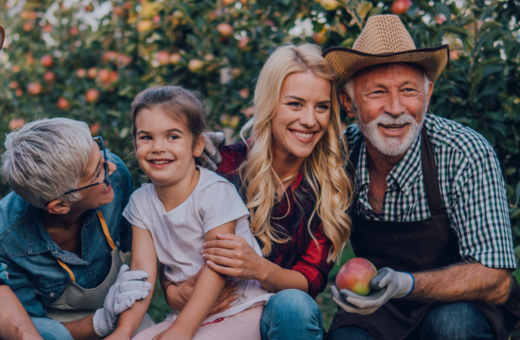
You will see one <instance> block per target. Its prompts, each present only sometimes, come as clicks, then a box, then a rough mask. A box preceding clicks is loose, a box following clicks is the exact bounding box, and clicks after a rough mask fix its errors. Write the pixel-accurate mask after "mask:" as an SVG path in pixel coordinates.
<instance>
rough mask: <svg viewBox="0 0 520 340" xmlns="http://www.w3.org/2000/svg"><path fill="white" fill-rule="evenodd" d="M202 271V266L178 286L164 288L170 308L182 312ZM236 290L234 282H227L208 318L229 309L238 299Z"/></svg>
mask: <svg viewBox="0 0 520 340" xmlns="http://www.w3.org/2000/svg"><path fill="white" fill-rule="evenodd" d="M202 269H204V266H202V268H201V269H200V270H199V272H198V273H197V274H195V275H194V276H192V277H190V278H189V279H188V280H187V281H185V282H183V283H181V284H180V285H178V286H175V285H173V284H171V285H168V286H166V292H165V294H166V301H167V302H168V305H169V306H170V307H171V308H173V309H175V310H176V311H179V312H180V311H182V310H183V308H184V306H186V303H188V300H189V299H190V296H191V293H193V287H195V284H196V283H197V279H198V278H199V275H200V273H201V272H202ZM236 290H237V286H236V284H235V283H234V282H231V281H228V282H227V283H226V285H225V286H224V288H223V289H222V291H221V292H220V295H219V297H218V299H217V301H216V302H215V305H214V306H213V308H212V309H211V312H210V314H209V316H211V315H213V314H218V313H221V312H223V311H225V310H226V309H229V308H230V307H231V306H230V304H231V302H233V301H234V300H236V299H237V298H238V295H237V294H234V292H235V291H236Z"/></svg>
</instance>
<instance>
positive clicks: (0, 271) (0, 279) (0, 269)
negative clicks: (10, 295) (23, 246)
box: [0, 263, 9, 286]
mask: <svg viewBox="0 0 520 340" xmlns="http://www.w3.org/2000/svg"><path fill="white" fill-rule="evenodd" d="M6 268H7V265H6V264H5V263H0V286H3V285H6V284H7V282H8V281H9V279H8V274H7V271H6Z"/></svg>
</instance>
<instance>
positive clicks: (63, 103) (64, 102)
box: [56, 97, 70, 111]
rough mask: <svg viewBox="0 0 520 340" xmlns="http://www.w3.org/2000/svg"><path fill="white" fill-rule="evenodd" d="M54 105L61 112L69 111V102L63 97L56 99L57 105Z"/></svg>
mask: <svg viewBox="0 0 520 340" xmlns="http://www.w3.org/2000/svg"><path fill="white" fill-rule="evenodd" d="M56 105H58V107H59V108H60V110H63V111H68V110H69V109H70V104H69V101H68V100H67V99H65V98H63V97H60V99H58V103H57V104H56Z"/></svg>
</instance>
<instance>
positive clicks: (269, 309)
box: [260, 289, 323, 340]
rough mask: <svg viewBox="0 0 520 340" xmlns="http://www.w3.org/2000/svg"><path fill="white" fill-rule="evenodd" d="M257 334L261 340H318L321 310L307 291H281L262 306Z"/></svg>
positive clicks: (321, 326)
mask: <svg viewBox="0 0 520 340" xmlns="http://www.w3.org/2000/svg"><path fill="white" fill-rule="evenodd" d="M260 333H261V334H262V340H282V339H283V340H292V339H295V340H301V339H305V340H321V339H323V320H322V318H321V312H320V309H319V308H318V305H317V304H316V302H314V300H313V299H312V298H311V297H310V295H309V294H307V293H304V292H302V291H301V290H297V289H287V290H282V291H281V292H278V293H276V294H275V295H274V296H273V297H272V298H271V299H270V300H269V302H268V303H267V305H266V306H265V308H264V312H263V314H262V319H261V321H260Z"/></svg>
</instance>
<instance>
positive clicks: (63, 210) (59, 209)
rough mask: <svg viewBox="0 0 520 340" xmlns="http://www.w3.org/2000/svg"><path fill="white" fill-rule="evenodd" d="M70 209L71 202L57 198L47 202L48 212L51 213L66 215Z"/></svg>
mask: <svg viewBox="0 0 520 340" xmlns="http://www.w3.org/2000/svg"><path fill="white" fill-rule="evenodd" d="M69 211H70V203H68V202H64V201H62V200H60V199H56V200H54V201H52V202H51V203H49V204H47V212H48V213H49V214H56V215H65V214H67V213H68V212H69Z"/></svg>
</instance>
